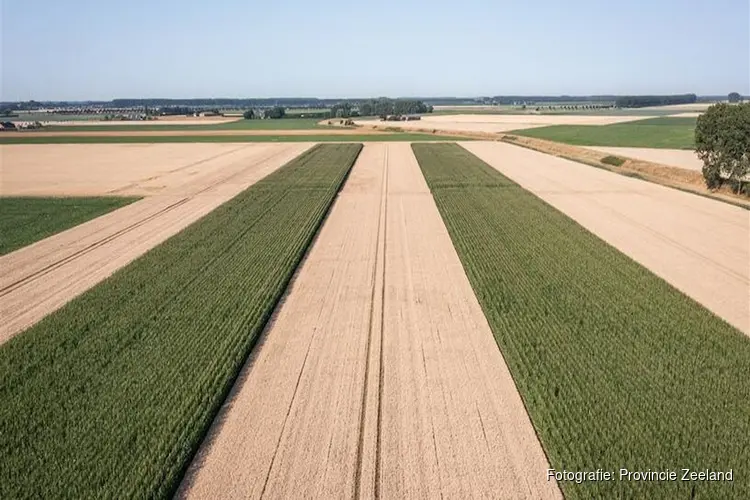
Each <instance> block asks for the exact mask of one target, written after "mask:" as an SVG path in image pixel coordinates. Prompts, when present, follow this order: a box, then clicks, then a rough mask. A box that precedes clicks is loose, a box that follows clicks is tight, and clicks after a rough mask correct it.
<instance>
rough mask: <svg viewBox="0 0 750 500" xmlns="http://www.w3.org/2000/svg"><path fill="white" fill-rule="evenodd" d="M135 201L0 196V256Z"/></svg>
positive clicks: (105, 198) (107, 198)
mask: <svg viewBox="0 0 750 500" xmlns="http://www.w3.org/2000/svg"><path fill="white" fill-rule="evenodd" d="M136 200H138V198H118V197H114V196H112V197H98V198H36V197H16V196H13V197H0V255H4V254H6V253H9V252H12V251H13V250H16V249H18V248H21V247H24V246H26V245H30V244H32V243H34V242H36V241H39V240H41V239H44V238H46V237H48V236H51V235H53V234H55V233H59V232H61V231H64V230H66V229H68V228H71V227H73V226H77V225H78V224H81V223H83V222H86V221H88V220H91V219H94V218H96V217H99V216H100V215H104V214H106V213H107V212H111V211H112V210H115V209H117V208H120V207H124V206H125V205H127V204H129V203H132V202H134V201H136Z"/></svg>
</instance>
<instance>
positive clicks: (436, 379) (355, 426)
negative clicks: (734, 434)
mask: <svg viewBox="0 0 750 500" xmlns="http://www.w3.org/2000/svg"><path fill="white" fill-rule="evenodd" d="M547 467H548V464H547V461H546V458H545V456H544V453H543V452H542V449H541V447H540V445H539V442H538V440H537V438H536V435H535V433H534V429H533V428H532V427H531V424H530V422H529V419H528V416H527V415H526V413H525V410H524V407H523V404H522V402H521V399H520V397H519V396H518V393H517V391H516V388H515V386H514V384H513V381H512V379H511V378H510V374H509V372H508V370H507V367H506V366H505V364H504V362H503V358H502V356H501V354H500V353H499V351H498V349H497V346H496V345H495V343H494V341H493V339H492V334H491V331H490V330H489V326H488V325H487V322H486V320H485V318H484V316H483V314H482V311H481V309H480V307H479V304H478V302H477V300H476V298H475V297H474V294H473V293H472V291H471V287H470V285H469V283H468V281H467V279H466V276H465V274H464V272H463V268H462V267H461V263H460V261H459V260H458V256H457V255H456V253H455V250H454V249H453V246H452V244H451V242H450V238H449V236H448V233H447V232H446V229H445V226H444V225H443V223H442V221H441V219H440V215H439V213H438V212H437V209H436V207H435V204H434V201H433V200H432V198H431V196H430V194H429V191H428V190H427V187H426V185H425V182H424V179H423V178H422V176H421V174H420V172H419V167H418V166H417V164H416V161H415V160H414V157H413V154H412V153H411V150H410V149H409V146H408V145H407V144H387V145H386V144H378V145H367V146H365V149H364V151H363V153H362V154H361V156H360V159H359V160H358V162H357V164H356V165H355V167H354V169H353V171H352V174H351V176H350V178H349V180H348V181H347V183H346V185H345V187H344V189H343V190H342V192H341V194H340V195H339V197H338V198H337V201H336V203H335V204H334V206H333V208H332V210H331V213H330V215H329V217H328V219H327V220H326V222H325V224H324V226H323V228H322V230H321V232H320V235H319V236H318V238H317V240H316V242H315V244H314V245H313V247H312V249H311V251H310V253H309V255H308V257H307V258H306V260H305V261H304V262H303V264H302V266H301V267H300V269H299V270H298V272H297V276H296V277H295V279H294V280H293V283H292V285H291V286H290V289H289V291H288V293H287V296H286V297H285V299H284V300H283V302H282V305H281V307H280V308H279V309H278V310H277V311H276V313H275V317H274V319H273V320H272V322H271V323H270V325H269V327H268V329H267V331H266V332H264V334H263V337H262V338H261V340H260V343H259V345H258V347H257V349H256V351H255V352H254V354H253V355H252V357H251V359H250V360H249V361H248V363H247V365H246V366H245V368H244V369H243V371H242V373H241V375H240V377H239V379H238V381H237V383H236V385H235V387H234V388H233V390H232V392H231V393H230V396H229V398H228V400H227V402H226V403H225V405H224V408H223V409H222V411H221V412H220V414H219V416H218V418H217V420H216V421H215V422H214V425H213V428H212V430H211V431H210V433H209V437H208V439H207V440H206V442H205V443H204V445H203V446H202V448H201V451H200V452H199V453H198V455H197V456H196V459H195V461H194V462H193V465H192V466H191V468H190V470H189V471H188V474H187V476H186V478H185V480H184V481H183V484H182V486H181V488H180V491H179V492H178V496H184V497H195V498H215V497H241V498H259V497H260V496H261V495H262V496H267V497H271V498H310V497H311V498H373V497H375V498H439V497H440V496H441V495H442V496H444V497H447V498H470V497H480V496H491V497H497V498H524V497H526V498H559V497H560V492H559V490H558V489H557V485H556V483H555V482H554V481H553V482H547V481H546V476H545V472H546V469H547Z"/></svg>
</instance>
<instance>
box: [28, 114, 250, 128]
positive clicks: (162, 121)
mask: <svg viewBox="0 0 750 500" xmlns="http://www.w3.org/2000/svg"><path fill="white" fill-rule="evenodd" d="M237 120H238V118H237V117H207V118H198V117H194V116H160V117H159V118H158V119H156V120H109V121H105V120H61V121H54V120H51V121H44V120H42V123H43V124H44V125H51V126H57V127H139V126H140V127H142V126H144V125H158V126H163V125H166V126H169V125H220V124H223V123H231V122H236V121H237Z"/></svg>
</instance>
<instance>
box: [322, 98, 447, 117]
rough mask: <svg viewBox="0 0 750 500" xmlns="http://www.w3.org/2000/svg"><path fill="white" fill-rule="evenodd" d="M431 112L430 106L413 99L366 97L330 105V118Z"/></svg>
mask: <svg viewBox="0 0 750 500" xmlns="http://www.w3.org/2000/svg"><path fill="white" fill-rule="evenodd" d="M422 113H432V106H430V105H428V104H425V103H424V102H423V101H418V100H414V99H387V98H385V97H381V98H380V99H368V100H364V101H345V102H340V103H337V104H334V105H333V106H331V112H330V116H331V117H332V118H350V117H353V116H381V117H382V116H388V115H416V114H422Z"/></svg>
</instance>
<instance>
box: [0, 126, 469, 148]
mask: <svg viewBox="0 0 750 500" xmlns="http://www.w3.org/2000/svg"><path fill="white" fill-rule="evenodd" d="M332 132H333V133H332ZM336 132H337V131H336V130H327V131H325V133H320V134H314V133H313V134H283V133H276V134H274V133H273V131H269V133H268V135H266V134H252V135H250V134H241V133H240V134H231V135H230V134H221V133H216V134H211V135H208V134H204V135H201V134H200V132H195V133H192V132H191V133H190V134H177V133H176V135H161V134H159V135H157V134H155V133H152V134H149V133H147V132H146V133H143V134H134V135H126V134H125V133H121V134H118V133H113V134H108V133H101V135H88V134H86V133H83V134H74V133H69V134H67V133H66V134H63V135H57V133H46V132H40V133H30V132H23V133H17V134H16V133H13V134H12V135H11V134H4V135H0V145H1V144H157V143H204V142H214V143H228V142H230V143H235V142H236V143H240V142H266V143H267V142H375V141H389V142H390V141H446V140H457V139H461V138H459V137H453V136H450V135H432V134H425V133H408V132H407V133H371V132H370V133H368V132H367V131H362V132H361V133H357V132H356V131H350V130H348V129H347V130H345V131H344V133H336ZM352 132H354V133H352ZM196 134H197V135H196ZM463 140H465V139H463Z"/></svg>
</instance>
